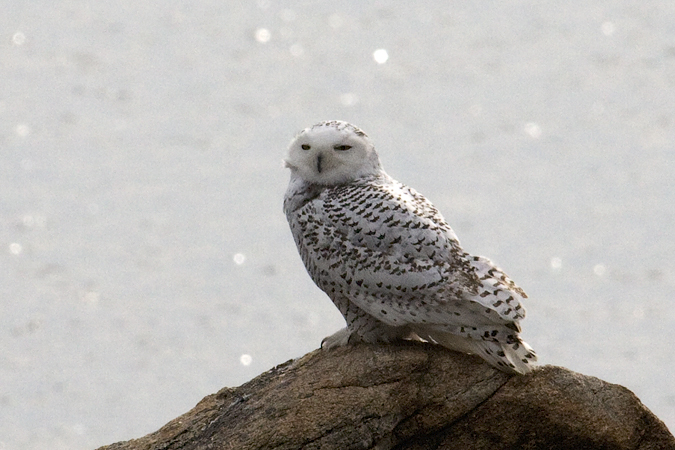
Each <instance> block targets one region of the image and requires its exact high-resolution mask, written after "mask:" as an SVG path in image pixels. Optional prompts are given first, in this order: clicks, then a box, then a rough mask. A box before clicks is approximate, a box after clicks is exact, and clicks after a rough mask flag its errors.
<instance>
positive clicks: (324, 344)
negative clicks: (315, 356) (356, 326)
mask: <svg viewBox="0 0 675 450" xmlns="http://www.w3.org/2000/svg"><path fill="white" fill-rule="evenodd" d="M352 333H353V332H352V330H350V329H349V328H347V327H345V328H343V329H341V330H340V331H338V332H337V333H333V334H331V335H330V336H327V337H325V338H323V340H322V341H321V348H322V349H323V350H330V349H332V348H336V347H343V346H345V345H347V344H349V338H351V337H352Z"/></svg>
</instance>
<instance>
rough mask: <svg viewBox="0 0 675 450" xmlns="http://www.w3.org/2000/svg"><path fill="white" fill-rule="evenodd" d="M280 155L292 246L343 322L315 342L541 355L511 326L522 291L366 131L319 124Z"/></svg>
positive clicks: (525, 368) (520, 360)
mask: <svg viewBox="0 0 675 450" xmlns="http://www.w3.org/2000/svg"><path fill="white" fill-rule="evenodd" d="M285 165H286V167H288V168H289V169H290V170H291V179H290V183H289V185H288V190H287V191H286V195H285V197H284V212H285V213H286V217H287V219H288V223H289V225H290V227H291V231H292V233H293V238H294V239H295V243H296V245H297V247H298V251H299V252H300V256H301V258H302V261H303V262H304V264H305V267H306V268H307V271H308V272H309V275H310V276H311V277H312V280H314V282H315V283H316V284H317V285H318V286H319V287H320V288H321V289H322V290H323V291H324V292H325V293H326V294H328V296H329V297H330V298H331V300H332V301H333V303H335V306H337V307H338V309H339V310H340V312H341V313H342V315H343V316H344V318H345V320H346V322H347V327H346V328H344V329H342V330H340V331H338V332H337V333H335V334H333V335H331V336H329V337H327V338H325V339H324V341H323V342H322V348H324V349H329V348H333V347H337V346H341V345H346V344H348V343H351V342H369V343H375V342H385V343H386V342H392V341H394V340H398V339H417V340H423V341H428V342H433V343H436V344H440V345H442V346H444V347H447V348H449V349H452V350H456V351H460V352H465V353H472V354H476V355H479V356H480V357H482V358H483V359H485V360H486V361H487V362H488V363H490V364H491V365H493V366H494V367H496V368H498V369H500V370H503V371H504V372H508V373H521V374H522V373H527V372H529V371H530V370H532V368H533V364H534V362H535V361H536V360H537V357H536V354H535V353H534V351H533V350H532V349H531V348H530V346H529V345H527V344H526V343H525V342H524V341H523V340H521V338H520V336H519V335H518V333H519V332H520V325H519V321H520V319H522V318H523V317H525V309H524V308H523V306H522V304H521V301H522V300H523V299H524V298H526V297H527V296H526V295H525V292H523V290H522V289H521V288H519V287H518V286H517V285H516V284H515V283H514V282H513V281H512V280H511V279H510V278H509V277H507V276H506V274H505V273H504V272H502V271H501V269H499V268H498V267H496V266H495V265H494V264H493V263H492V262H491V261H490V260H489V259H487V258H484V257H482V256H472V255H470V254H468V253H466V252H465V251H464V250H462V247H461V246H460V244H459V240H458V239H457V236H456V235H455V233H454V231H453V230H452V228H450V226H449V225H448V224H447V222H446V221H445V219H444V218H443V216H442V215H441V214H440V213H439V212H438V210H437V209H436V208H435V207H434V206H433V205H432V204H431V202H429V200H427V199H426V198H425V197H424V196H422V195H421V194H419V193H417V192H416V191H415V190H413V189H412V188H410V187H408V186H406V185H404V184H402V183H399V182H398V181H396V180H394V179H393V178H391V177H390V176H389V175H387V173H386V172H385V171H384V170H383V169H382V165H381V164H380V159H379V157H378V154H377V152H376V151H375V148H374V146H373V144H372V143H371V141H370V139H369V138H368V136H367V135H366V133H364V132H363V131H361V130H360V129H359V128H357V127H355V126H354V125H351V124H349V123H347V122H342V121H337V120H335V121H327V122H321V123H318V124H316V125H314V126H312V127H309V128H306V129H304V130H303V131H301V132H300V133H299V134H298V135H297V136H296V137H295V138H294V139H293V141H292V142H291V144H290V146H289V149H288V155H287V157H286V159H285Z"/></svg>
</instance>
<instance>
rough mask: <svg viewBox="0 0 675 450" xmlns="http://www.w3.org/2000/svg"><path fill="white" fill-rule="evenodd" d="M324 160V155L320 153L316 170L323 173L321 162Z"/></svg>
mask: <svg viewBox="0 0 675 450" xmlns="http://www.w3.org/2000/svg"><path fill="white" fill-rule="evenodd" d="M322 161H323V155H322V154H321V153H319V155H318V156H317V157H316V170H318V171H319V173H321V162H322Z"/></svg>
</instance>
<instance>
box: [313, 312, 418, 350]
mask: <svg viewBox="0 0 675 450" xmlns="http://www.w3.org/2000/svg"><path fill="white" fill-rule="evenodd" d="M336 304H337V302H336ZM339 306H342V308H339V309H340V312H342V315H343V316H344V318H345V320H346V321H347V327H346V328H343V329H341V330H340V331H338V332H337V333H334V334H332V335H330V336H328V337H326V338H324V339H323V341H321V348H322V349H325V350H328V349H331V348H335V347H341V346H344V345H347V344H354V343H357V342H367V343H369V344H375V343H389V342H394V341H398V340H400V339H404V338H407V337H409V336H410V330H409V329H408V328H407V327H392V326H390V325H387V324H385V323H383V322H381V321H379V320H377V319H376V318H374V317H373V316H371V315H370V314H368V313H366V312H365V311H364V310H362V309H361V308H359V307H357V306H356V305H354V304H353V303H351V302H344V303H341V304H340V305H339Z"/></svg>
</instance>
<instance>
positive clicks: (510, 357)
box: [416, 330, 537, 375]
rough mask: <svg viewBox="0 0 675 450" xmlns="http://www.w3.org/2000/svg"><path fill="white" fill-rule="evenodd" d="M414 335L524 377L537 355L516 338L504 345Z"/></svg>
mask: <svg viewBox="0 0 675 450" xmlns="http://www.w3.org/2000/svg"><path fill="white" fill-rule="evenodd" d="M416 334H417V335H418V336H419V337H420V338H422V339H423V340H425V341H429V342H434V343H436V344H440V345H442V346H443V347H446V348H449V349H450V350H455V351H458V352H463V353H471V354H474V355H478V356H480V357H481V358H483V359H484V360H485V361H487V362H488V363H489V364H490V365H491V366H493V367H496V368H497V369H499V370H501V371H503V372H506V373H518V374H521V375H524V374H526V373H529V372H531V371H532V370H533V369H534V365H535V363H536V361H537V354H536V353H535V352H534V350H532V347H530V346H529V345H527V343H526V342H525V341H523V340H521V339H520V338H519V337H516V340H515V341H514V342H513V343H509V344H507V343H504V342H497V341H491V340H476V339H471V338H467V337H463V336H458V335H456V334H452V333H447V332H442V331H437V330H433V331H430V332H429V331H427V332H420V331H416Z"/></svg>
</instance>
